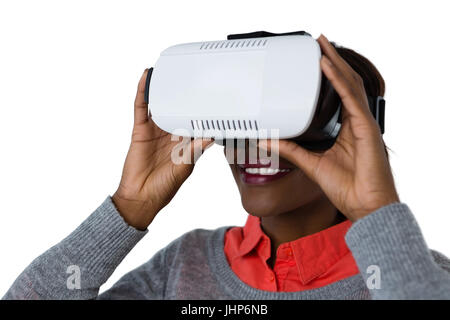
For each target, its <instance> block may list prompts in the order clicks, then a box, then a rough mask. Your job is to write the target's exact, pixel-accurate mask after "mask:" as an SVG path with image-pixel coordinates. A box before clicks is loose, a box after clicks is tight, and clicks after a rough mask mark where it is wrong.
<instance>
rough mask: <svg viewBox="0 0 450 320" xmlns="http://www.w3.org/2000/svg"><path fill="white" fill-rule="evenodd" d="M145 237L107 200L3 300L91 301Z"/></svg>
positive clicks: (35, 263) (37, 261)
mask: <svg viewBox="0 0 450 320" xmlns="http://www.w3.org/2000/svg"><path fill="white" fill-rule="evenodd" d="M146 233H147V231H139V230H137V229H135V228H133V227H131V226H129V225H128V224H127V223H126V222H125V221H124V220H123V218H122V217H121V215H120V214H119V212H118V211H117V209H116V208H115V206H114V204H113V202H112V199H111V198H110V197H108V198H107V199H106V200H105V201H104V202H103V203H102V205H100V207H98V208H97V209H96V210H95V211H94V212H93V213H92V214H91V215H90V216H89V217H88V218H87V219H86V220H85V221H84V222H83V223H82V224H81V225H80V226H79V227H78V228H77V229H76V230H75V231H73V232H72V233H71V234H70V235H69V236H68V237H67V238H65V239H64V240H62V241H61V242H60V243H58V244H57V245H55V246H53V247H52V248H50V249H49V250H47V251H46V252H44V253H43V254H42V255H40V256H39V257H38V258H36V259H35V260H34V261H33V262H32V263H31V264H30V265H29V266H28V267H27V268H26V269H25V270H24V271H23V272H22V273H21V274H20V275H19V277H18V278H17V279H16V281H15V282H14V283H13V285H12V286H11V288H10V289H9V290H8V292H7V293H6V294H5V296H4V297H3V299H36V300H40V299H95V298H97V295H98V292H99V288H100V286H101V285H102V284H103V283H105V282H106V280H107V279H108V278H109V277H110V276H111V274H112V273H113V271H114V270H115V269H116V267H117V266H118V265H119V263H120V262H121V261H122V260H123V258H125V256H126V255H127V254H128V252H130V251H131V249H132V248H133V247H134V246H135V245H136V243H137V242H138V241H139V240H140V239H141V238H142V237H143V236H144V235H145V234H146Z"/></svg>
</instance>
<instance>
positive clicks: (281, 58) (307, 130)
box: [145, 31, 385, 151]
mask: <svg viewBox="0 0 450 320" xmlns="http://www.w3.org/2000/svg"><path fill="white" fill-rule="evenodd" d="M321 56H322V54H321V51H320V46H319V44H318V43H317V41H316V40H315V39H314V38H312V37H311V35H310V34H308V33H306V32H304V31H297V32H290V33H282V34H274V33H269V32H265V31H259V32H252V33H244V34H232V35H229V36H228V37H227V40H220V41H207V42H195V43H186V44H179V45H175V46H172V47H169V48H167V49H166V50H164V51H163V52H162V53H161V55H160V57H159V59H158V61H157V62H156V64H155V66H154V68H151V69H150V70H149V72H148V75H147V81H146V94H145V99H146V102H147V103H148V104H149V109H150V112H151V115H152V119H153V121H154V122H155V123H156V125H157V126H158V127H160V128H161V129H162V130H164V131H166V132H169V133H172V134H176V135H182V136H188V137H204V138H213V139H215V141H216V142H222V141H224V140H228V139H261V138H264V139H268V138H271V135H272V133H273V132H276V135H277V137H276V138H277V139H291V140H294V141H295V142H296V143H298V144H299V145H301V146H303V147H305V148H307V149H309V150H318V151H319V150H326V149H328V148H330V147H331V146H332V145H333V144H334V142H335V140H336V138H337V136H338V134H339V131H340V128H341V111H342V105H341V100H340V98H339V95H338V94H337V92H336V91H335V90H334V88H333V87H332V85H331V83H330V82H329V81H328V80H327V78H326V77H325V76H324V75H323V74H322V71H321V68H320V59H321ZM149 97H150V98H149ZM368 101H369V107H370V110H371V112H372V114H373V116H374V117H375V119H376V120H377V122H378V124H379V126H380V129H381V133H384V109H385V100H384V99H383V97H368ZM262 133H264V134H262ZM272 138H273V137H272Z"/></svg>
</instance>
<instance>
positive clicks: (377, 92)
mask: <svg viewBox="0 0 450 320" xmlns="http://www.w3.org/2000/svg"><path fill="white" fill-rule="evenodd" d="M336 50H337V52H338V53H339V54H340V56H341V57H342V58H343V59H344V60H345V61H346V62H347V63H348V64H349V65H350V66H351V67H352V68H353V70H355V71H356V72H357V73H358V74H359V75H360V76H361V78H362V79H363V82H364V88H365V89H366V93H367V95H368V96H372V97H377V96H384V92H385V84H384V79H383V77H382V76H381V74H380V72H379V71H378V69H377V68H376V67H375V66H374V64H373V63H372V62H370V61H369V60H368V59H367V58H366V57H364V56H362V55H360V54H359V53H357V52H356V51H354V50H352V49H348V48H344V47H339V46H336Z"/></svg>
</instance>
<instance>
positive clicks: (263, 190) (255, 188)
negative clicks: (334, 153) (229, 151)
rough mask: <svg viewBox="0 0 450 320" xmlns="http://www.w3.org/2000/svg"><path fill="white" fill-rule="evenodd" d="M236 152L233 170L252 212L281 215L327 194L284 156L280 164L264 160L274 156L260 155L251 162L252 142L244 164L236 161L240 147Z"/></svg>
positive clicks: (231, 165) (262, 215) (245, 202)
mask: <svg viewBox="0 0 450 320" xmlns="http://www.w3.org/2000/svg"><path fill="white" fill-rule="evenodd" d="M234 154H235V156H234V160H235V161H233V163H232V164H230V167H231V171H232V172H233V176H234V179H235V180H236V184H237V186H238V188H239V192H240V194H241V200H242V205H243V206H244V208H245V210H246V211H247V212H248V213H249V214H251V215H254V216H258V217H267V216H274V215H279V214H282V213H286V212H289V211H291V210H294V209H296V208H299V207H301V206H304V205H306V204H308V203H309V202H312V201H314V200H315V199H317V198H318V197H320V196H323V192H322V190H321V189H320V187H319V186H318V185H317V184H316V183H314V182H313V181H311V180H310V179H309V178H308V177H307V176H306V175H305V174H304V173H303V171H301V170H300V169H299V168H297V167H295V166H294V165H293V164H292V163H290V162H289V161H287V160H286V159H283V158H280V159H279V161H278V162H279V163H278V166H276V167H275V165H273V164H271V163H266V162H265V161H264V160H265V159H266V160H267V159H270V157H267V158H265V159H264V158H261V157H260V156H258V157H257V158H258V159H254V160H253V161H250V159H249V152H248V144H247V147H246V148H245V161H244V163H243V164H236V154H237V151H236V148H235V150H234ZM256 154H259V153H256ZM261 160H262V161H261ZM241 162H243V161H241ZM255 162H256V164H254V163H255ZM263 163H264V164H263Z"/></svg>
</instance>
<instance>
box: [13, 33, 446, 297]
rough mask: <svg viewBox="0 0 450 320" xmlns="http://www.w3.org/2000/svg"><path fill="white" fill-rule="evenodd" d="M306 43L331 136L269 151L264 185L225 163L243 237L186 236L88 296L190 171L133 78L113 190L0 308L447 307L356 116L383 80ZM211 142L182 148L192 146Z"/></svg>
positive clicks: (379, 145)
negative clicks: (179, 303)
mask: <svg viewBox="0 0 450 320" xmlns="http://www.w3.org/2000/svg"><path fill="white" fill-rule="evenodd" d="M318 42H319V44H320V46H321V49H322V52H323V57H322V60H321V68H322V71H323V73H324V74H325V76H326V77H327V78H328V79H329V80H330V82H331V83H332V85H333V86H334V88H335V89H336V91H337V92H338V94H339V95H340V97H341V100H342V103H343V105H344V111H343V125H342V130H341V133H340V135H339V137H338V139H337V141H336V143H335V144H334V146H333V147H332V148H331V149H329V150H327V151H325V152H322V153H313V152H311V151H308V150H306V149H303V148H301V147H300V146H298V145H297V144H295V143H294V142H292V141H287V140H283V141H279V154H280V157H281V159H280V165H279V168H275V169H278V171H275V172H272V173H271V175H268V174H267V170H265V169H261V168H263V167H265V166H264V165H262V164H261V163H260V162H258V163H257V164H256V165H250V164H249V163H248V162H247V163H246V164H244V165H235V164H232V165H231V169H232V172H233V175H234V177H235V179H236V182H237V185H238V188H239V191H240V193H241V197H242V203H243V206H244V208H245V209H246V210H247V211H248V212H249V213H250V214H251V215H249V217H248V220H247V223H246V224H245V226H244V227H242V228H241V227H234V228H227V227H223V228H219V229H217V230H193V231H191V232H188V233H186V234H185V235H183V236H181V237H180V238H178V239H177V240H174V241H173V242H172V243H171V244H169V245H168V246H167V247H166V248H164V249H162V250H160V251H159V252H158V253H156V254H155V256H154V257H152V258H151V259H150V260H149V261H148V262H147V263H145V264H144V265H142V266H141V267H139V268H137V269H136V270H134V271H131V272H130V273H128V274H126V275H125V276H124V277H122V279H120V280H119V281H118V282H117V283H116V284H115V285H114V286H113V287H112V288H111V289H110V290H108V291H106V292H105V293H103V294H102V295H100V296H98V291H99V288H100V286H101V285H102V284H103V283H104V282H105V281H106V280H107V279H108V277H109V276H110V275H111V273H112V272H113V271H114V269H115V268H116V267H117V265H118V264H119V263H120V262H121V260H122V259H123V258H124V257H125V255H126V254H127V253H128V252H129V251H130V250H131V249H132V248H133V246H134V245H135V244H136V243H137V242H138V241H139V240H140V239H141V238H142V237H143V236H144V235H145V234H146V231H145V230H146V229H147V227H148V226H149V225H150V223H151V222H152V221H153V219H154V217H155V216H156V214H157V213H158V212H159V211H160V210H161V209H162V208H163V207H164V206H165V205H166V204H167V203H168V202H169V201H170V200H171V199H172V197H173V196H174V195H175V193H176V192H177V190H178V188H179V187H180V186H181V184H182V183H183V182H184V181H185V180H186V179H187V178H188V176H189V175H190V174H191V173H192V170H193V165H190V164H181V165H175V164H174V163H173V162H172V161H171V160H170V155H171V151H172V148H173V147H174V146H175V145H176V144H177V143H178V142H177V141H171V139H170V135H169V134H167V133H165V132H163V131H161V130H160V129H159V128H158V127H157V126H156V125H155V124H154V123H153V122H152V120H151V118H149V117H148V109H147V105H146V103H145V102H144V82H145V77H146V72H145V73H144V75H143V76H142V78H141V80H140V82H139V86H138V92H137V97H136V101H135V110H134V119H135V124H134V129H133V135H132V142H131V146H130V149H129V152H128V156H127V159H126V161H125V166H124V170H123V175H122V180H121V183H120V186H119V188H118V190H117V192H116V193H115V194H114V196H113V197H112V198H109V197H108V198H107V199H106V200H105V202H104V203H103V204H102V205H101V206H100V207H99V208H98V209H97V210H96V211H95V212H94V213H92V215H91V216H90V217H89V218H88V219H87V220H86V221H84V222H83V223H82V224H81V225H80V226H79V227H78V228H77V229H76V230H75V231H74V232H73V233H72V234H70V235H69V236H68V237H67V238H66V239H64V240H63V241H61V242H60V243H59V244H57V245H56V246H54V247H53V248H51V249H49V250H48V251H47V252H45V253H44V254H43V255H41V256H40V257H38V258H37V259H35V260H34V261H33V262H32V263H31V265H30V266H29V267H28V268H26V270H25V271H24V272H23V273H22V274H21V275H20V276H19V278H18V279H17V280H16V281H15V283H14V284H13V286H12V287H11V288H10V290H9V291H8V292H7V293H6V295H5V298H7V299H94V298H100V299H119V298H123V299H386V298H395V299H403V298H450V274H449V273H448V272H449V271H450V262H449V260H447V259H446V258H445V257H444V256H442V255H441V254H439V253H437V252H434V251H431V250H429V249H428V247H427V245H426V244H425V241H424V239H423V237H422V235H421V232H420V229H419V227H418V226H417V224H416V222H415V220H414V217H413V216H412V214H411V212H410V211H409V209H408V207H407V206H406V205H405V204H403V203H400V202H399V197H398V194H397V192H396V190H395V185H394V180H393V177H392V173H391V170H390V166H389V162H388V158H387V154H386V152H385V148H384V143H383V140H382V137H381V134H380V131H379V128H378V126H377V123H376V122H375V120H374V119H373V117H372V116H371V113H370V111H369V108H368V102H367V96H368V95H371V96H382V95H383V94H384V82H383V79H382V78H381V76H380V75H379V73H378V71H377V70H376V69H375V67H373V65H372V64H371V63H370V62H369V61H367V60H366V59H365V58H363V57H361V56H359V55H358V54H356V53H354V52H353V51H351V50H348V49H343V48H338V49H337V50H338V51H337V50H336V49H335V48H334V47H333V46H332V45H331V44H330V43H329V42H328V40H327V39H326V38H325V37H324V36H320V37H319V39H318ZM339 52H340V53H341V55H342V56H341V55H340V54H339ZM343 57H344V58H345V59H344V58H343ZM354 69H355V70H356V71H355V70H354ZM195 141H196V142H198V141H199V140H195ZM210 143H211V142H208V141H200V143H192V142H191V143H190V147H191V149H192V150H193V151H194V149H195V148H200V149H203V150H204V149H206V148H207V147H208V145H209V144H210ZM259 147H260V148H265V149H267V150H270V143H269V144H268V143H267V142H264V141H261V142H260V144H259ZM197 151H198V150H197ZM193 154H194V153H193ZM194 160H195V159H194ZM274 173H275V174H274ZM77 268H79V269H78V270H77ZM71 270H75V271H74V274H73V275H76V273H77V272H78V276H79V277H78V280H79V281H78V282H77V281H76V280H75V281H73V282H70V281H68V277H69V278H70V277H71V276H72V274H71V272H72V271H71ZM67 272H69V275H68V273H67Z"/></svg>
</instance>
